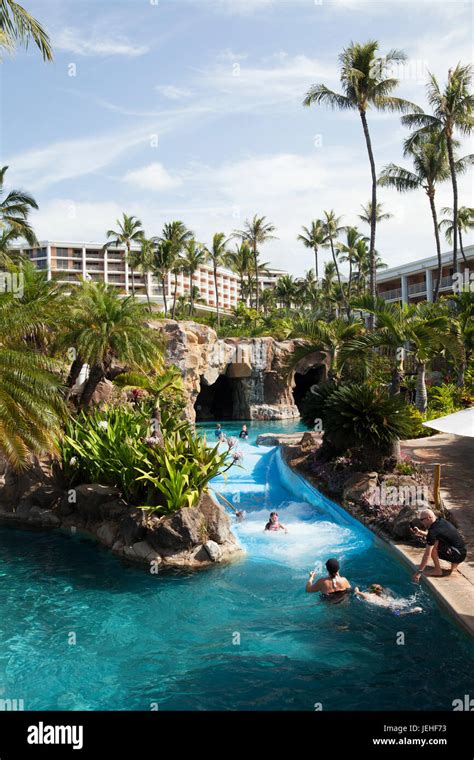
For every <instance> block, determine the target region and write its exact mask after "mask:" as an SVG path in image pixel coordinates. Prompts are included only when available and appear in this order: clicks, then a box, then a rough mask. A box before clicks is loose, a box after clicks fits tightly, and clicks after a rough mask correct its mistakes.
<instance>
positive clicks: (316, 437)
mask: <svg viewBox="0 0 474 760" xmlns="http://www.w3.org/2000/svg"><path fill="white" fill-rule="evenodd" d="M322 443H323V438H322V434H321V433H315V432H313V431H311V430H307V431H306V432H305V433H303V437H302V439H301V441H300V444H299V445H300V449H301V451H302V452H303V453H306V452H308V451H313V450H314V449H317V448H319V447H320V446H322Z"/></svg>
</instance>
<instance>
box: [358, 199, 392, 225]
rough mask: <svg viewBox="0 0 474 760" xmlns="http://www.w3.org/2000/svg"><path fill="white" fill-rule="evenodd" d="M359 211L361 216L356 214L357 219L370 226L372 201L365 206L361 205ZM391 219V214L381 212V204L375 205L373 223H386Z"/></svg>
mask: <svg viewBox="0 0 474 760" xmlns="http://www.w3.org/2000/svg"><path fill="white" fill-rule="evenodd" d="M361 209H362V214H358V217H359V219H360V220H361V221H362V222H365V223H366V224H368V225H369V226H370V222H371V220H372V201H368V202H367V204H366V205H365V206H362V205H361ZM392 217H393V214H390V213H389V212H388V211H384V210H383V203H377V208H376V209H375V221H376V222H377V224H378V223H379V222H385V221H388V220H389V219H392Z"/></svg>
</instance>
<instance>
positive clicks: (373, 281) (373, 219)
mask: <svg viewBox="0 0 474 760" xmlns="http://www.w3.org/2000/svg"><path fill="white" fill-rule="evenodd" d="M360 118H361V121H362V127H363V129H364V135H365V142H366V144H367V153H368V154H369V161H370V173H371V175H372V209H371V214H370V246H369V266H370V279H369V289H370V295H371V296H372V298H375V297H376V295H377V268H376V266H375V232H376V227H377V173H376V171H375V161H374V154H373V152H372V142H371V140H370V134H369V127H368V126H367V117H366V115H365V111H363V110H361V111H360ZM373 327H374V316H373V314H370V315H369V328H370V329H373Z"/></svg>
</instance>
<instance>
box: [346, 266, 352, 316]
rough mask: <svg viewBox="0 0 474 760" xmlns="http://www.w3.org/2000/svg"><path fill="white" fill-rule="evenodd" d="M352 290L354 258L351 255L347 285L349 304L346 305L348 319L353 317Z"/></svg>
mask: <svg viewBox="0 0 474 760" xmlns="http://www.w3.org/2000/svg"><path fill="white" fill-rule="evenodd" d="M351 292H352V260H351V258H350V256H349V282H348V285H347V306H346V311H347V318H348V319H350V317H351V305H350V300H351Z"/></svg>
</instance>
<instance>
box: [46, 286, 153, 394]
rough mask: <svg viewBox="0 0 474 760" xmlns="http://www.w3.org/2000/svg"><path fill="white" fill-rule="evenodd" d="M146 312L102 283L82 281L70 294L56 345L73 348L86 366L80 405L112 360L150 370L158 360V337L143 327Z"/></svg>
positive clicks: (107, 370) (137, 304) (91, 391)
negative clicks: (70, 300)
mask: <svg viewBox="0 0 474 760" xmlns="http://www.w3.org/2000/svg"><path fill="white" fill-rule="evenodd" d="M147 314H148V309H147V308H146V307H144V306H143V304H140V303H137V302H136V301H135V299H134V298H133V296H129V297H127V298H122V297H121V296H120V295H119V294H118V293H117V291H116V289H115V288H114V287H112V286H110V285H106V284H105V283H102V282H87V281H83V282H82V283H81V286H80V287H79V288H78V289H77V291H76V292H75V293H74V296H73V300H72V303H71V305H70V309H69V313H68V315H67V317H66V319H65V325H64V332H63V334H62V336H61V338H60V343H61V344H62V345H64V346H75V348H76V351H77V354H78V355H79V356H81V358H82V360H83V361H84V363H86V364H88V365H89V367H90V372H89V377H88V379H87V380H86V383H85V385H84V388H83V391H82V394H81V398H80V405H81V406H83V407H86V406H88V404H89V403H90V401H91V399H92V396H93V394H94V391H95V389H96V388H97V385H98V384H99V383H100V382H101V381H102V380H104V379H105V378H106V377H107V374H108V373H109V372H110V369H111V367H112V363H113V362H114V360H118V361H122V362H125V363H126V364H127V365H128V366H129V367H130V368H140V369H143V370H147V369H152V368H153V367H154V366H155V365H156V363H157V361H158V359H159V358H160V347H159V336H158V334H157V332H156V331H154V330H152V329H151V328H149V327H147V324H146V322H147Z"/></svg>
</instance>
